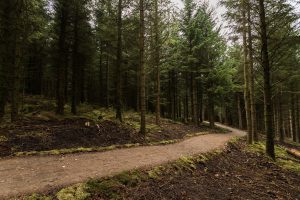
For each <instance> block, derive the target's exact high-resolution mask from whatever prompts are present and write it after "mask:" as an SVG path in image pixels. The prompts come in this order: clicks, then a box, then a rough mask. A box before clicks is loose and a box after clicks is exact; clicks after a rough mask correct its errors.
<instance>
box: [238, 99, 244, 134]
mask: <svg viewBox="0 0 300 200" xmlns="http://www.w3.org/2000/svg"><path fill="white" fill-rule="evenodd" d="M237 106H238V117H239V129H243V115H242V108H241V97H240V95H239V94H237Z"/></svg>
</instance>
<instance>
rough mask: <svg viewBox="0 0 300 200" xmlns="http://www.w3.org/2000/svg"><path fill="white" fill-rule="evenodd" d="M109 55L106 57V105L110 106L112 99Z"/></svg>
mask: <svg viewBox="0 0 300 200" xmlns="http://www.w3.org/2000/svg"><path fill="white" fill-rule="evenodd" d="M109 62H110V60H109V55H107V58H106V73H105V82H106V83H105V86H106V88H105V107H106V108H108V107H109V99H110V93H109V86H110V84H109Z"/></svg>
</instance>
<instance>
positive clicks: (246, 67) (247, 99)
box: [242, 0, 253, 144]
mask: <svg viewBox="0 0 300 200" xmlns="http://www.w3.org/2000/svg"><path fill="white" fill-rule="evenodd" d="M242 3H243V8H242V16H243V49H244V96H245V109H246V120H247V130H248V134H247V141H248V144H252V143H253V136H252V124H251V122H252V121H251V102H250V88H249V62H248V46H247V18H246V0H243V2H242Z"/></svg>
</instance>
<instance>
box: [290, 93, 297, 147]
mask: <svg viewBox="0 0 300 200" xmlns="http://www.w3.org/2000/svg"><path fill="white" fill-rule="evenodd" d="M290 100H291V128H292V136H293V141H294V142H297V131H296V110H295V109H296V106H295V95H294V94H291V97H290Z"/></svg>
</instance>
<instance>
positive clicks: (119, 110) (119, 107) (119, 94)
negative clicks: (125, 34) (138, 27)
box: [115, 0, 123, 122]
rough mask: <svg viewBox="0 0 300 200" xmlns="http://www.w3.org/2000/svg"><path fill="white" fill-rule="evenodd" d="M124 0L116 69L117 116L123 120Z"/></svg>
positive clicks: (119, 19)
mask: <svg viewBox="0 0 300 200" xmlns="http://www.w3.org/2000/svg"><path fill="white" fill-rule="evenodd" d="M122 6H123V5H122V0H119V3H118V48H117V69H116V79H117V80H116V81H117V83H116V88H117V92H116V100H115V101H116V118H117V119H118V120H119V121H120V122H122V121H123V119H122V87H121V85H122V81H121V78H122Z"/></svg>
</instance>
